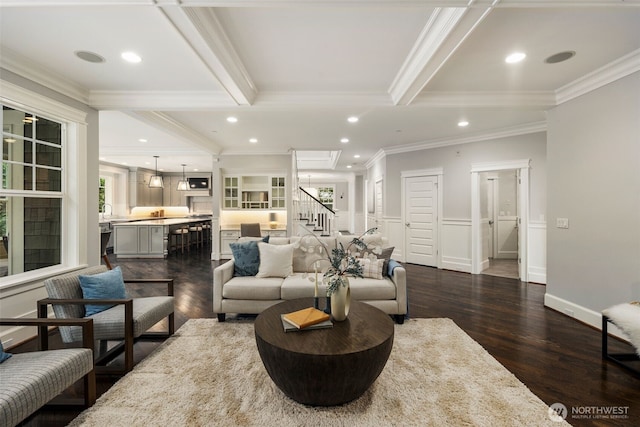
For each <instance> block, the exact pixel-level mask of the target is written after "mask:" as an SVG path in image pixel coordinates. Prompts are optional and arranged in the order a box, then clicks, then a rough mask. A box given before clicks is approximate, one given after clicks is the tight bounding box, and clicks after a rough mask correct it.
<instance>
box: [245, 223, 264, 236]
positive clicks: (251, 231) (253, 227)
mask: <svg viewBox="0 0 640 427" xmlns="http://www.w3.org/2000/svg"><path fill="white" fill-rule="evenodd" d="M240 237H262V231H260V224H259V223H257V222H256V223H249V224H240Z"/></svg>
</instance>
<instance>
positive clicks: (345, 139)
mask: <svg viewBox="0 0 640 427" xmlns="http://www.w3.org/2000/svg"><path fill="white" fill-rule="evenodd" d="M340 142H342V143H343V144H346V143H347V142H349V138H342V139H341V140H340Z"/></svg>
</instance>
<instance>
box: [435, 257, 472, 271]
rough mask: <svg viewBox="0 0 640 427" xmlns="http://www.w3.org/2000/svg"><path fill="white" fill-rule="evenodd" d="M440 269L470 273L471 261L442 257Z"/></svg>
mask: <svg viewBox="0 0 640 427" xmlns="http://www.w3.org/2000/svg"><path fill="white" fill-rule="evenodd" d="M442 268H443V269H445V270H453V271H461V272H463V273H471V260H470V259H468V258H455V257H445V256H443V257H442Z"/></svg>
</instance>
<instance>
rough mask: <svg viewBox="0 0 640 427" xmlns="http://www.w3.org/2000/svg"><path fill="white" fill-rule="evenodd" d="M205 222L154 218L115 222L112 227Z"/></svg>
mask: <svg viewBox="0 0 640 427" xmlns="http://www.w3.org/2000/svg"><path fill="white" fill-rule="evenodd" d="M203 221H207V219H206V218H191V217H190V218H154V219H139V220H131V221H129V222H116V223H114V224H113V226H114V227H127V226H139V225H168V226H172V225H180V224H192V223H197V222H203Z"/></svg>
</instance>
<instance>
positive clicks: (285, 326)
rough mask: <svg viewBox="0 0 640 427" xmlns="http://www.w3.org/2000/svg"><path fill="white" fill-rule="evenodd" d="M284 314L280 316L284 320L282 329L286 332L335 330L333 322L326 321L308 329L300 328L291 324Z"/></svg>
mask: <svg viewBox="0 0 640 427" xmlns="http://www.w3.org/2000/svg"><path fill="white" fill-rule="evenodd" d="M284 316H285V315H284V314H281V315H280V318H281V319H282V328H283V329H284V331H285V332H298V331H310V330H313V329H327V328H333V323H332V322H331V320H325V321H323V322H320V323H314V324H313V325H311V326H307V327H306V328H302V329H300V328H298V327H297V326H296V325H294V324H292V323H289V322H288V321H287V320H286V319H285V318H284Z"/></svg>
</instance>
